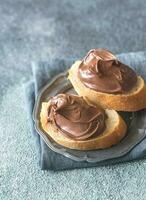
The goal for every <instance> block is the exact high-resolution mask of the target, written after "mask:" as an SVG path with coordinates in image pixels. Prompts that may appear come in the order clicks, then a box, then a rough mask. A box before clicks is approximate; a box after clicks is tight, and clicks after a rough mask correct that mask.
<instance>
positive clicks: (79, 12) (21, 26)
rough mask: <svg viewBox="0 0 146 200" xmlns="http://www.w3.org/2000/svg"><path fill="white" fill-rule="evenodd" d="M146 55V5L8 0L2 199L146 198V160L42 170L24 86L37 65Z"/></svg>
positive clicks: (1, 42)
mask: <svg viewBox="0 0 146 200" xmlns="http://www.w3.org/2000/svg"><path fill="white" fill-rule="evenodd" d="M94 47H106V48H109V49H110V50H111V51H113V52H114V53H121V52H129V51H142V50H144V51H146V1H145V0H140V1H137V0H128V1H127V0H123V1H121V0H91V1H89V0H72V1H71V0H60V1H59V0H25V1H24V0H5V1H4V0H0V199H4V200H5V199H6V200H7V199H15V200H17V199H36V200H37V199H43V200H45V199H55V200H59V199H78V200H80V199H129V198H130V199H134V200H135V199H146V191H145V187H146V164H145V161H139V162H133V163H128V164H121V165H116V166H110V167H102V168H93V169H84V170H74V171H65V172H60V173H55V174H52V173H50V172H43V171H40V169H39V166H38V163H37V162H38V157H37V155H38V154H37V150H36V148H35V141H34V140H33V136H31V134H30V131H29V127H28V125H27V120H26V113H25V108H24V100H23V98H24V97H23V91H22V87H21V86H22V83H23V82H24V81H26V80H28V79H29V78H30V76H31V71H30V63H31V61H38V60H47V59H48V57H50V56H52V57H55V56H57V57H66V56H68V57H72V56H77V57H82V56H83V55H84V54H85V53H86V52H87V51H88V50H89V49H91V48H94Z"/></svg>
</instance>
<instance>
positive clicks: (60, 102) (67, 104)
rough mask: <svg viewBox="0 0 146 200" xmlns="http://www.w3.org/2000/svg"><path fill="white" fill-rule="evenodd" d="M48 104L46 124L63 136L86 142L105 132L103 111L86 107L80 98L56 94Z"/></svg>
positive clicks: (89, 106)
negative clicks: (50, 124)
mask: <svg viewBox="0 0 146 200" xmlns="http://www.w3.org/2000/svg"><path fill="white" fill-rule="evenodd" d="M50 102H51V103H50V107H49V110H48V122H50V123H52V124H53V125H55V127H56V128H57V129H58V130H59V131H60V132H61V133H62V134H64V135H65V136H67V137H69V138H72V139H75V140H86V139H88V138H90V137H92V136H97V135H99V134H101V133H102V132H103V131H104V130H105V127H106V126H105V119H106V114H105V112H104V110H102V109H101V108H97V107H94V106H91V105H88V104H87V103H86V102H85V100H84V99H83V98H82V97H78V96H75V95H70V94H58V95H57V96H55V97H53V98H51V100H50Z"/></svg>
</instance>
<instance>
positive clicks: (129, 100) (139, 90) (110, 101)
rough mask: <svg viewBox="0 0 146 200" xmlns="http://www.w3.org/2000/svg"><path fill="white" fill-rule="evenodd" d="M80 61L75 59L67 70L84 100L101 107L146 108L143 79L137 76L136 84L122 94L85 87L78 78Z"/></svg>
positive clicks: (123, 109) (118, 108)
mask: <svg viewBox="0 0 146 200" xmlns="http://www.w3.org/2000/svg"><path fill="white" fill-rule="evenodd" d="M80 63H81V61H76V62H75V63H74V64H73V65H72V67H71V69H70V70H69V76H68V79H69V80H70V81H71V83H72V85H73V87H74V89H75V91H76V92H77V93H78V94H79V95H80V96H83V97H84V98H85V100H87V101H89V102H91V103H92V104H95V105H100V106H102V107H103V108H107V109H113V110H117V111H129V112H130V111H138V110H141V109H144V108H146V85H145V82H144V80H143V79H142V78H141V77H140V76H138V80H137V84H136V86H135V87H134V88H133V89H132V90H131V91H129V92H127V93H124V94H108V93H102V92H97V91H94V90H92V89H90V88H87V87H86V86H85V85H84V84H83V83H82V82H81V81H80V79H79V78H78V75H77V74H78V67H79V65H80Z"/></svg>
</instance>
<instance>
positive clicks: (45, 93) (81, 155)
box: [33, 73, 146, 162]
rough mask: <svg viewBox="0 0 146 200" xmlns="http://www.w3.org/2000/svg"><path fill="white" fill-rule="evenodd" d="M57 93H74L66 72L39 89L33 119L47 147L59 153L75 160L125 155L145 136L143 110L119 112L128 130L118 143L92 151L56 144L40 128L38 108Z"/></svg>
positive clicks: (92, 160)
mask: <svg viewBox="0 0 146 200" xmlns="http://www.w3.org/2000/svg"><path fill="white" fill-rule="evenodd" d="M58 93H74V94H75V91H74V89H73V88H72V85H71V83H70V82H69V81H68V80H67V78H66V73H64V74H60V75H59V76H57V77H56V78H55V79H54V80H53V81H52V82H51V83H49V84H47V85H46V86H45V87H44V88H43V89H42V90H41V92H40V94H39V95H38V98H37V101H36V104H35V107H34V112H33V119H34V124H35V128H36V131H37V132H38V133H39V135H40V136H41V137H42V139H43V140H44V141H45V143H46V144H47V145H48V147H49V148H50V149H52V150H53V151H55V152H57V153H59V154H62V155H64V156H66V157H68V158H70V159H72V160H75V161H87V162H100V161H104V160H108V159H112V158H117V157H121V156H123V155H125V154H126V153H128V152H129V151H130V150H131V149H132V148H133V147H134V146H135V145H137V144H138V143H139V142H140V141H142V140H143V139H144V137H145V136H146V131H145V129H144V121H143V119H142V118H143V116H144V115H146V111H145V110H143V111H139V112H133V113H130V112H120V115H122V117H123V118H124V120H125V121H126V123H127V126H128V131H127V136H126V137H125V138H124V139H123V140H122V141H121V142H120V143H119V144H117V145H115V146H113V147H111V148H108V149H103V150H92V151H91V150H90V151H79V150H72V149H69V148H65V147H63V146H61V145H59V144H57V143H56V142H55V141H54V140H53V139H52V138H51V137H49V136H48V135H47V134H46V132H45V131H44V130H43V129H42V127H41V123H40V110H41V104H42V102H47V101H48V100H49V99H50V97H52V96H54V95H56V94H58Z"/></svg>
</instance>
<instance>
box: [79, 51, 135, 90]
mask: <svg viewBox="0 0 146 200" xmlns="http://www.w3.org/2000/svg"><path fill="white" fill-rule="evenodd" d="M78 77H79V79H80V80H81V81H82V83H83V84H84V85H85V86H86V87H88V88H90V89H93V90H95V91H97V92H103V93H110V94H122V93H125V92H128V91H130V90H131V89H132V88H133V87H134V86H135V85H136V82H137V75H136V73H135V72H134V71H133V70H132V69H131V68H130V67H129V66H127V65H125V64H123V63H121V62H120V61H119V60H118V59H117V58H116V57H115V56H114V55H113V54H112V53H111V52H110V51H108V50H106V49H93V50H90V51H89V52H88V54H87V55H86V57H85V58H84V59H83V61H82V63H81V64H80V66H79V69H78Z"/></svg>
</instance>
